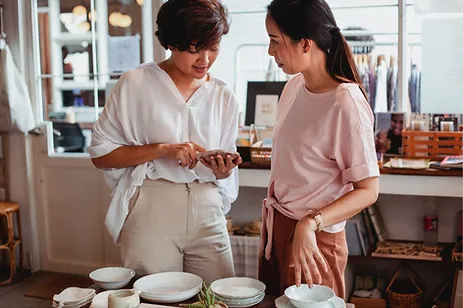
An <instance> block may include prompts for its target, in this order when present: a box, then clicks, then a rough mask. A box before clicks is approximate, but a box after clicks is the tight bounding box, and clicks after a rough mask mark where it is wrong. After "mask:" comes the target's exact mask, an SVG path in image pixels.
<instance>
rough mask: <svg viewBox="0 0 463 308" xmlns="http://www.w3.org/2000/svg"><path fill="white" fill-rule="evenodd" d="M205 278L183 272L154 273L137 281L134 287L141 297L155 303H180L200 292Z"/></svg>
mask: <svg viewBox="0 0 463 308" xmlns="http://www.w3.org/2000/svg"><path fill="white" fill-rule="evenodd" d="M202 283H203V280H202V279H201V277H199V276H197V275H194V274H190V273H182V272H166V273H158V274H152V275H148V276H145V277H142V278H140V279H138V280H137V281H135V283H134V284H133V287H134V288H135V289H137V290H139V291H141V293H140V297H141V298H143V299H145V300H147V301H149V302H153V303H162V304H169V303H178V302H182V301H184V300H187V299H189V298H192V297H193V296H195V295H196V294H198V293H199V291H200V290H201V287H202Z"/></svg>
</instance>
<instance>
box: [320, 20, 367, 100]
mask: <svg viewBox="0 0 463 308" xmlns="http://www.w3.org/2000/svg"><path fill="white" fill-rule="evenodd" d="M329 33H330V34H331V44H330V47H329V48H328V50H327V57H326V59H327V61H326V69H327V70H328V73H329V74H330V75H331V77H332V78H333V79H334V80H336V81H338V82H341V83H356V84H357V85H358V86H359V88H360V90H361V91H362V93H363V96H365V99H366V100H367V101H368V97H367V93H366V91H365V88H364V87H363V85H362V81H361V80H360V75H359V73H358V71H357V66H356V65H355V62H354V56H353V55H352V51H351V49H350V46H349V44H348V43H347V40H346V38H345V37H344V35H343V34H342V33H341V31H340V30H339V28H338V27H334V28H332V29H331V30H330V31H329Z"/></svg>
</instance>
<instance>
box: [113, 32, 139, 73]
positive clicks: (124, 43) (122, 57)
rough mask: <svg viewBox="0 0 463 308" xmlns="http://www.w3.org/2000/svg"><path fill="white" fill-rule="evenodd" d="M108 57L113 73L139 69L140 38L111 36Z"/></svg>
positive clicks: (137, 36) (135, 36)
mask: <svg viewBox="0 0 463 308" xmlns="http://www.w3.org/2000/svg"><path fill="white" fill-rule="evenodd" d="M108 55H109V61H108V68H109V71H110V72H111V73H114V72H125V71H128V70H130V69H134V68H137V67H138V66H139V65H140V36H139V35H134V36H110V37H109V38H108Z"/></svg>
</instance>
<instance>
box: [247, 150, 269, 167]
mask: <svg viewBox="0 0 463 308" xmlns="http://www.w3.org/2000/svg"><path fill="white" fill-rule="evenodd" d="M251 162H252V163H253V164H256V165H265V166H270V165H271V162H272V148H253V147H251Z"/></svg>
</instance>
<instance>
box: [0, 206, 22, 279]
mask: <svg viewBox="0 0 463 308" xmlns="http://www.w3.org/2000/svg"><path fill="white" fill-rule="evenodd" d="M15 213H16V220H17V224H18V226H17V227H18V237H15V236H14V224H13V214H15ZM0 216H5V218H6V234H7V235H8V241H7V242H6V243H3V242H2V243H0V250H8V253H9V258H10V278H9V279H8V280H5V281H2V282H0V286H1V285H7V284H10V283H12V282H14V281H15V280H17V278H19V275H18V272H17V268H16V254H15V252H16V246H17V245H19V270H20V272H22V269H23V247H22V241H21V224H20V219H19V205H17V204H16V203H11V202H0ZM5 237H6V235H5Z"/></svg>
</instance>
